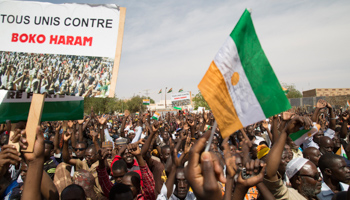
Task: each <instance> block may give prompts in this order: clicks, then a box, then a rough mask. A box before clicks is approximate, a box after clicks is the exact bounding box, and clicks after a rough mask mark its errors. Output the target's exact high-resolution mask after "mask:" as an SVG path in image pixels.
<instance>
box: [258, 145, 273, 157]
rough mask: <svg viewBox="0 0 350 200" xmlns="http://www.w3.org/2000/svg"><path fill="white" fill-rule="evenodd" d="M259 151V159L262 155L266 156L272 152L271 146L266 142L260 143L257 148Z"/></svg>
mask: <svg viewBox="0 0 350 200" xmlns="http://www.w3.org/2000/svg"><path fill="white" fill-rule="evenodd" d="M256 151H257V152H258V153H257V157H258V159H261V158H262V157H264V156H266V154H268V153H269V152H270V148H269V147H267V146H266V145H265V144H262V145H259V146H258V147H257V148H256Z"/></svg>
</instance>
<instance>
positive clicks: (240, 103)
mask: <svg viewBox="0 0 350 200" xmlns="http://www.w3.org/2000/svg"><path fill="white" fill-rule="evenodd" d="M198 88H199V90H200V91H201V93H202V95H203V97H204V99H205V100H206V101H207V103H208V104H209V107H210V109H211V110H212V112H213V114H214V117H215V120H216V121H217V123H218V125H219V127H220V132H221V134H222V137H224V138H225V137H227V136H229V135H231V134H232V133H234V132H235V131H237V130H239V129H241V128H243V127H245V126H248V125H250V124H253V123H256V122H258V121H261V120H264V119H266V118H268V117H270V116H273V115H275V114H278V113H280V112H283V111H285V110H288V109H290V108H291V106H290V103H289V101H288V99H287V97H286V95H285V94H284V92H283V90H282V87H281V85H280V83H279V81H278V79H277V77H276V75H275V73H274V71H273V69H272V67H271V65H270V63H269V61H268V60H267V58H266V56H265V53H264V51H263V49H262V48H261V45H260V42H259V40H258V37H257V35H256V33H255V29H254V25H253V22H252V19H251V16H250V13H249V11H248V10H245V11H244V13H243V15H242V16H241V18H240V20H239V21H238V23H237V25H236V26H235V28H234V29H233V31H232V32H231V34H230V35H229V37H228V38H227V39H226V41H225V43H224V44H223V45H222V47H221V48H220V50H219V52H218V53H217V54H216V56H215V58H214V60H213V61H212V62H211V64H210V66H209V69H208V71H207V72H206V74H205V75H204V77H203V79H202V81H201V82H200V83H199V85H198Z"/></svg>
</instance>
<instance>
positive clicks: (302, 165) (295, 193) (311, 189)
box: [264, 116, 322, 200]
mask: <svg viewBox="0 0 350 200" xmlns="http://www.w3.org/2000/svg"><path fill="white" fill-rule="evenodd" d="M311 125H312V121H311V120H310V118H308V117H300V116H296V117H294V118H293V119H292V120H291V121H290V122H289V123H288V125H287V126H286V127H285V128H284V130H283V131H282V133H281V134H280V136H279V138H278V139H277V141H276V143H275V144H274V145H273V146H272V148H271V150H270V152H269V154H268V157H267V161H266V164H267V166H266V175H265V177H264V184H265V185H266V186H267V188H269V190H270V192H271V193H272V194H273V195H274V197H275V198H276V199H291V200H299V199H300V200H301V199H302V200H304V199H317V196H316V195H317V194H318V193H320V191H321V180H322V178H321V177H320V174H319V172H318V171H317V168H316V166H315V164H313V163H312V162H311V161H309V160H308V159H305V158H301V157H299V158H295V159H293V160H291V161H290V162H289V163H288V164H287V167H286V174H287V176H288V178H289V179H290V182H291V184H292V187H293V188H288V187H287V186H286V185H285V184H284V183H283V181H282V178H281V175H280V174H279V173H278V172H277V170H278V166H279V164H280V162H281V156H282V152H283V148H284V145H285V143H286V139H287V137H288V134H290V133H293V132H296V131H298V130H299V129H300V127H304V128H305V129H306V130H308V129H309V128H310V127H311Z"/></svg>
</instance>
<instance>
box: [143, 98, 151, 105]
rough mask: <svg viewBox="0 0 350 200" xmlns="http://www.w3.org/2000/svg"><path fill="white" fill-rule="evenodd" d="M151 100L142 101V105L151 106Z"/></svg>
mask: <svg viewBox="0 0 350 200" xmlns="http://www.w3.org/2000/svg"><path fill="white" fill-rule="evenodd" d="M149 102H150V101H149V99H144V100H142V104H143V105H149Z"/></svg>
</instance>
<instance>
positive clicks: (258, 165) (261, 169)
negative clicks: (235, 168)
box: [237, 159, 266, 188]
mask: <svg viewBox="0 0 350 200" xmlns="http://www.w3.org/2000/svg"><path fill="white" fill-rule="evenodd" d="M265 168H266V163H263V162H262V161H260V160H258V159H256V160H251V161H250V162H247V163H246V174H247V175H250V176H251V177H250V178H248V179H243V177H242V172H241V173H240V175H239V177H238V180H237V182H238V184H241V185H242V186H244V187H246V188H250V187H253V186H255V185H257V184H258V183H260V182H262V181H263V179H264V175H265Z"/></svg>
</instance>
